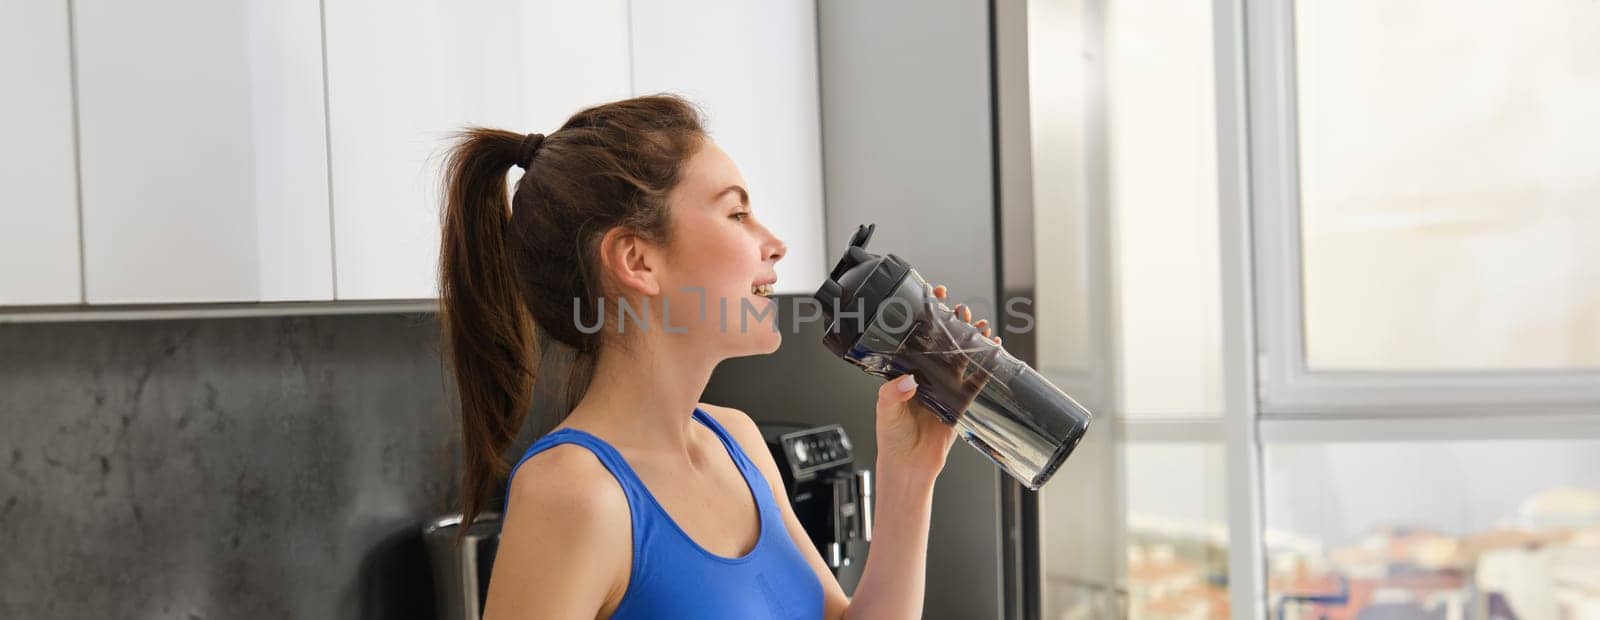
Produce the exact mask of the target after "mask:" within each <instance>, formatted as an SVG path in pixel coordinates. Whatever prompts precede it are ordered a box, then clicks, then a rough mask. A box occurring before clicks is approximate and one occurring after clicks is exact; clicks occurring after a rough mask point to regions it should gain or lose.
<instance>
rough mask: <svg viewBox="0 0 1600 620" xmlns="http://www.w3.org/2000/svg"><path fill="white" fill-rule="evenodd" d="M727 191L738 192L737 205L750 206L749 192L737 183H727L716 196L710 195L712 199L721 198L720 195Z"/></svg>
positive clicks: (725, 193)
mask: <svg viewBox="0 0 1600 620" xmlns="http://www.w3.org/2000/svg"><path fill="white" fill-rule="evenodd" d="M728 192H738V193H739V206H742V207H748V206H750V194H749V193H747V192H745V191H744V188H743V187H740V186H738V185H729V186H727V187H725V188H723V189H722V191H720V192H717V195H716V196H714V197H712V200H722V197H723V196H725V195H727V194H728Z"/></svg>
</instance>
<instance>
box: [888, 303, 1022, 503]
mask: <svg viewBox="0 0 1600 620" xmlns="http://www.w3.org/2000/svg"><path fill="white" fill-rule="evenodd" d="M947 294H948V293H947V291H946V289H945V287H944V285H942V284H941V285H939V286H936V287H934V289H933V295H934V296H935V297H937V298H939V299H941V300H942V299H944V298H945V297H946V295H947ZM954 311H955V313H956V316H959V317H961V320H963V321H966V322H967V323H969V324H971V325H972V326H973V327H977V328H981V329H982V330H983V335H984V337H988V338H993V340H994V341H995V343H996V344H999V342H1000V338H998V337H993V336H990V333H991V331H992V330H991V329H990V328H989V327H988V324H989V321H988V319H984V320H981V321H978V322H977V323H973V322H972V309H971V308H968V307H967V306H966V305H965V304H957V305H956V307H955V308H954ZM902 387H904V388H905V389H902ZM917 389H918V388H917V386H916V381H915V379H914V378H913V377H912V376H911V375H909V374H906V375H901V376H899V377H895V378H892V379H890V380H888V381H886V382H884V384H883V385H882V386H879V388H878V420H877V434H878V437H877V441H878V469H879V471H878V475H879V477H880V478H883V477H890V476H898V477H903V478H906V479H908V480H909V481H912V482H919V483H928V484H931V483H932V482H933V479H934V478H936V477H938V475H939V472H940V471H943V470H944V463H945V457H946V456H948V455H949V453H950V446H951V444H953V443H955V438H956V429H955V427H953V426H950V425H948V424H945V423H944V422H942V421H940V420H939V416H938V415H937V414H935V413H934V412H933V411H931V410H929V409H928V407H927V406H926V405H923V404H922V403H921V402H920V401H918V400H916V398H915V397H916V394H917Z"/></svg>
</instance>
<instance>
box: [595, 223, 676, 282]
mask: <svg viewBox="0 0 1600 620" xmlns="http://www.w3.org/2000/svg"><path fill="white" fill-rule="evenodd" d="M660 258H661V254H660V251H659V248H657V247H656V246H655V244H653V243H650V241H649V240H648V239H645V238H644V237H643V236H641V235H639V234H638V233H636V232H634V231H632V230H629V229H627V228H625V227H622V226H615V227H612V229H611V230H608V231H606V233H605V234H604V235H601V237H600V268H601V270H602V271H605V272H607V273H610V274H611V276H612V277H614V278H616V281H617V284H618V285H620V286H621V287H622V288H623V290H624V291H631V292H634V293H638V294H640V295H646V296H651V297H653V296H656V295H660V294H661V282H660V280H659V279H658V278H659V276H660V272H658V271H657V267H658V266H659V265H660Z"/></svg>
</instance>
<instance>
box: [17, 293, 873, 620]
mask: <svg viewBox="0 0 1600 620" xmlns="http://www.w3.org/2000/svg"><path fill="white" fill-rule="evenodd" d="M796 299H797V297H795V296H780V297H779V298H778V300H779V302H780V303H779V309H780V311H779V315H778V317H779V324H780V325H781V329H783V330H784V334H783V344H782V347H781V348H780V349H779V351H778V352H777V353H776V354H774V355H766V356H752V357H743V358H735V359H731V360H727V361H725V362H723V363H722V364H721V365H720V366H718V368H717V371H716V373H715V374H714V375H713V377H712V380H711V384H710V385H709V386H708V387H707V389H706V393H705V395H704V400H705V401H707V402H712V403H715V404H721V405H726V406H732V407H738V408H741V409H743V410H744V411H745V412H747V413H749V414H750V415H751V416H752V417H754V418H756V419H757V420H762V421H770V420H786V421H796V422H804V423H811V424H827V423H839V424H841V425H843V426H844V427H845V429H846V431H847V432H848V433H849V434H850V436H851V437H852V438H853V439H855V440H856V445H857V450H858V451H859V457H860V459H861V461H862V465H863V466H865V467H871V466H872V462H873V458H874V451H873V441H872V439H873V420H874V409H873V404H874V401H875V398H876V389H877V385H878V383H879V381H878V380H876V379H873V378H872V377H869V376H867V375H865V374H863V373H861V372H860V371H858V370H856V369H855V368H854V367H852V366H850V365H849V364H846V363H844V362H843V361H840V360H838V359H837V358H834V357H833V356H832V355H831V354H829V353H828V351H827V350H826V349H825V348H824V347H823V346H822V343H821V336H822V329H823V326H822V325H821V324H819V323H815V322H811V323H803V324H802V323H796V321H795V320H794V316H793V310H794V309H795V305H794V304H795V300H796ZM795 330H798V333H796V331H795ZM558 355H559V354H556V353H552V357H547V358H546V360H547V363H549V362H550V361H556V362H557V363H559V360H560V359H561V358H560V357H559V356H558ZM546 371H547V372H546V373H545V374H543V375H541V377H540V383H539V389H538V398H537V400H538V402H537V403H536V405H535V414H536V415H537V416H539V418H538V420H537V421H536V422H535V423H534V425H533V426H537V425H539V424H541V423H542V424H544V425H548V424H553V423H554V420H553V419H551V416H552V415H554V412H555V411H556V410H558V409H559V408H560V405H559V404H557V403H558V402H559V401H560V400H561V397H560V395H559V394H558V393H557V392H555V390H556V389H557V386H558V385H559V381H558V379H560V378H562V377H563V376H564V375H562V374H561V373H564V368H561V367H547V369H546ZM448 381H449V378H448V377H447V376H446V375H445V371H444V368H443V367H442V366H441V365H440V359H439V352H438V327H437V324H436V317H435V316H433V315H337V316H317V317H269V318H240V319H195V320H167V321H129V322H96V323H31V324H7V325H0V429H4V430H3V431H0V458H3V459H5V462H6V467H5V469H4V471H3V472H0V554H3V557H4V558H5V559H4V560H3V561H0V617H4V618H82V617H115V618H144V617H148V618H283V617H293V618H376V617H384V618H394V617H419V618H426V617H432V616H433V608H432V604H433V600H432V593H431V588H432V585H431V581H430V579H429V576H428V574H427V569H426V564H425V561H426V558H425V556H424V552H423V549H422V547H421V540H420V538H419V526H420V524H421V523H422V522H423V521H424V520H425V519H426V518H428V517H430V516H434V515H437V514H441V513H444V512H449V511H453V510H455V506H454V504H453V502H454V501H455V500H456V487H455V480H454V476H455V473H456V471H457V470H456V467H457V464H456V459H457V457H458V450H459V441H458V440H457V439H456V435H455V433H456V423H455V421H454V419H453V418H451V417H450V416H451V414H450V412H451V411H452V407H453V406H454V402H453V400H451V399H453V398H454V394H455V391H454V388H453V387H452V386H449V385H448ZM531 439H532V435H531V433H528V434H525V435H524V438H523V441H521V442H519V443H521V444H523V445H524V446H525V445H526V442H528V441H531ZM522 447H523V446H515V447H513V448H512V450H510V452H511V453H513V454H515V453H520V452H521V449H522ZM859 568H860V567H853V568H851V569H846V570H845V571H844V572H843V573H842V574H841V575H840V580H841V582H843V583H845V585H846V589H847V591H853V590H854V585H855V581H856V580H858V579H859V573H858V571H859Z"/></svg>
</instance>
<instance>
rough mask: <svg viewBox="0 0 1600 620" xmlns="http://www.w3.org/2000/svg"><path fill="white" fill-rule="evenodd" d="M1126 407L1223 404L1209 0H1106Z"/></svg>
mask: <svg viewBox="0 0 1600 620" xmlns="http://www.w3.org/2000/svg"><path fill="white" fill-rule="evenodd" d="M1106 22H1107V23H1106V29H1107V31H1106V45H1107V51H1106V55H1107V60H1106V62H1107V65H1106V70H1107V78H1106V79H1107V82H1108V84H1107V88H1108V89H1109V92H1108V97H1107V106H1108V119H1107V122H1108V131H1107V139H1108V141H1109V145H1108V148H1109V150H1110V153H1109V157H1110V173H1109V175H1110V197H1109V198H1110V201H1111V210H1112V217H1111V219H1112V247H1113V254H1114V256H1113V265H1114V267H1115V269H1114V271H1113V274H1112V275H1113V278H1114V279H1115V284H1114V286H1113V289H1114V291H1115V297H1116V303H1115V305H1114V307H1115V308H1116V316H1115V317H1114V320H1115V321H1116V323H1117V325H1116V329H1115V330H1114V333H1115V334H1116V338H1117V347H1118V350H1119V352H1120V355H1119V356H1118V357H1119V360H1120V362H1121V367H1120V368H1118V370H1117V372H1118V376H1119V380H1120V383H1121V398H1122V407H1123V411H1122V413H1124V414H1126V415H1129V416H1179V417H1194V416H1197V415H1214V414H1216V413H1218V412H1220V411H1221V410H1222V389H1221V386H1222V382H1221V376H1222V375H1221V329H1222V322H1221V318H1220V312H1221V297H1220V295H1221V280H1220V275H1219V271H1218V270H1219V267H1220V263H1219V259H1218V237H1217V171H1216V164H1217V148H1216V129H1215V126H1216V116H1215V110H1216V104H1215V87H1214V84H1213V83H1214V80H1213V77H1212V74H1213V71H1212V55H1211V47H1212V46H1211V30H1212V29H1211V4H1210V3H1207V2H1154V1H1149V0H1117V1H1113V2H1109V3H1107V5H1106Z"/></svg>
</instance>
